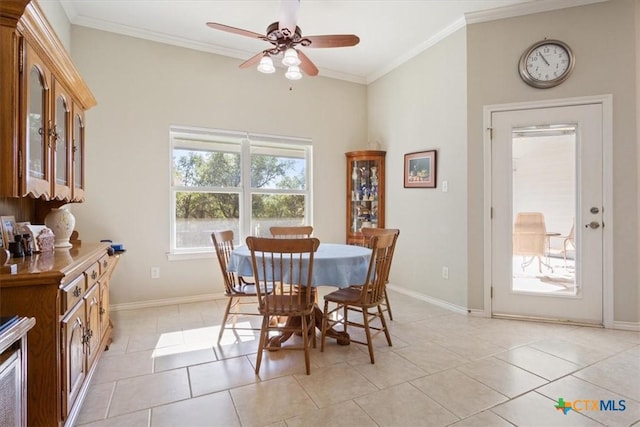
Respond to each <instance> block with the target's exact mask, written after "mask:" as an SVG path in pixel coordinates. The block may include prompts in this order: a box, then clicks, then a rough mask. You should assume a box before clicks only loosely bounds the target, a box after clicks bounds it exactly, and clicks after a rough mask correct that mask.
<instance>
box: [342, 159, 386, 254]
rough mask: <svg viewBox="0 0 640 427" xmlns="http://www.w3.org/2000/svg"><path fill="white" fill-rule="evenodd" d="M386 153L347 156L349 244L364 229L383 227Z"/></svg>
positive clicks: (357, 241) (353, 241) (357, 240)
mask: <svg viewBox="0 0 640 427" xmlns="http://www.w3.org/2000/svg"><path fill="white" fill-rule="evenodd" d="M384 156H385V152H384V151H358V152H352V153H347V183H348V185H347V243H361V241H362V232H361V231H362V229H363V228H364V227H380V228H382V227H384Z"/></svg>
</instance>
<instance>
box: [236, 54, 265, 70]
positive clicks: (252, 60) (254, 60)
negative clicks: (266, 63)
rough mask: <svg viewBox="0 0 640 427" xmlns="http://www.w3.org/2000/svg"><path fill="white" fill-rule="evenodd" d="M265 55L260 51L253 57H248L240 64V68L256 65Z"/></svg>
mask: <svg viewBox="0 0 640 427" xmlns="http://www.w3.org/2000/svg"><path fill="white" fill-rule="evenodd" d="M263 56H264V52H260V53H257V54H255V55H253V56H252V57H251V58H249V59H247V60H246V61H244V62H243V63H242V64H240V68H248V67H251V66H252V65H256V64H257V63H258V62H260V60H261V59H262V57H263Z"/></svg>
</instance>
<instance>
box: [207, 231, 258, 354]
mask: <svg viewBox="0 0 640 427" xmlns="http://www.w3.org/2000/svg"><path fill="white" fill-rule="evenodd" d="M211 240H212V241H213V246H214V248H215V250H216V255H217V256H218V263H219V264H220V271H221V272H222V277H223V279H224V295H225V296H226V297H227V299H228V300H227V307H226V308H225V310H224V316H223V317H222V322H221V323H220V333H219V334H218V343H220V340H221V339H222V335H223V334H224V330H225V328H227V322H228V321H229V314H230V313H231V318H232V324H231V326H230V327H229V328H230V329H233V330H251V331H259V330H260V328H250V327H242V326H237V318H238V317H239V316H262V314H261V313H260V312H258V311H257V310H256V309H255V306H256V304H257V299H258V294H257V293H256V286H255V284H253V283H247V282H245V280H244V279H243V278H242V277H239V276H237V275H236V273H232V272H230V271H227V265H228V264H229V257H230V255H231V252H232V251H233V231H231V230H223V231H214V232H213V233H211ZM243 305H244V306H248V305H251V306H253V307H254V308H253V310H250V311H243V309H242V306H243Z"/></svg>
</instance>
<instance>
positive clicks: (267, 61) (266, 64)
mask: <svg viewBox="0 0 640 427" xmlns="http://www.w3.org/2000/svg"><path fill="white" fill-rule="evenodd" d="M258 71H260V72H261V73H265V74H271V73H275V72H276V67H274V66H273V61H272V60H271V57H270V56H268V55H265V56H263V57H262V59H261V60H260V63H259V64H258Z"/></svg>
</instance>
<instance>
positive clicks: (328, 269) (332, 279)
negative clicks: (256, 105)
mask: <svg viewBox="0 0 640 427" xmlns="http://www.w3.org/2000/svg"><path fill="white" fill-rule="evenodd" d="M370 259H371V249H368V248H364V247H361V246H353V245H343V244H337V243H321V244H320V246H319V247H318V250H317V251H316V253H315V254H314V256H313V283H312V285H313V286H323V285H326V286H337V287H339V288H345V287H348V286H351V285H361V284H363V283H364V281H365V279H366V276H367V269H368V268H369V261H370ZM227 270H229V271H231V272H234V273H237V274H238V275H240V276H253V271H252V268H251V251H249V248H247V247H246V246H244V245H243V246H239V247H237V248H235V249H234V251H233V252H232V253H231V257H230V259H229V264H228V266H227Z"/></svg>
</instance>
